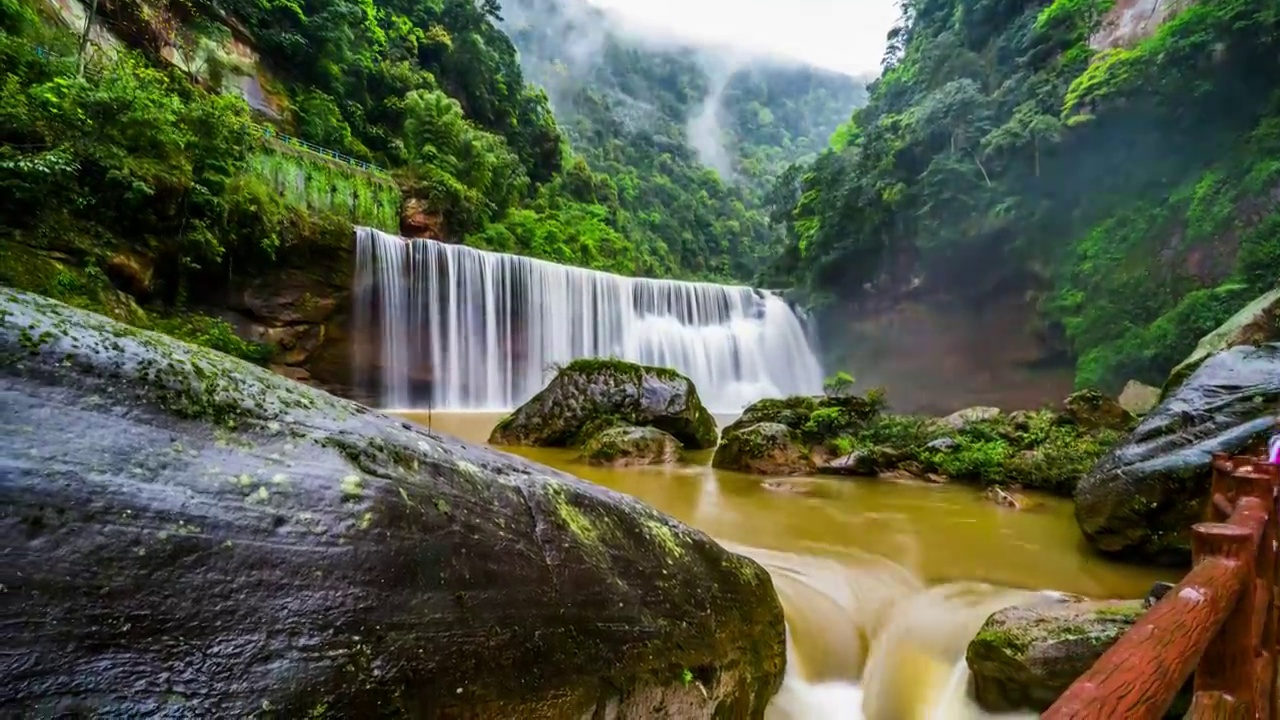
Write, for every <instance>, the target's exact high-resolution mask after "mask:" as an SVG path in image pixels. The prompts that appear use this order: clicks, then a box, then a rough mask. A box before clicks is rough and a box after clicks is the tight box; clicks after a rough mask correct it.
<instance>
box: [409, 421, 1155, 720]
mask: <svg viewBox="0 0 1280 720" xmlns="http://www.w3.org/2000/svg"><path fill="white" fill-rule="evenodd" d="M407 417H410V418H412V419H417V420H421V419H423V418H422V417H421V416H415V415H407ZM499 417H500V415H499V414H494V413H447V414H446V413H436V414H435V415H434V417H433V418H432V420H433V425H434V429H435V430H437V431H440V432H445V433H448V434H452V435H455V436H458V437H460V438H462V439H464V440H468V441H472V442H483V441H484V440H485V439H486V438H487V437H488V434H489V431H490V430H491V428H492V427H493V425H494V424H495V423H496V422H497V420H498V419H499ZM511 450H512V451H513V452H516V453H518V454H520V455H522V456H525V457H528V458H529V459H532V460H536V461H538V462H542V463H545V464H547V465H551V466H554V467H557V468H560V469H562V470H565V471H567V472H570V473H572V474H574V475H577V476H579V477H582V478H585V479H587V480H590V481H592V482H595V483H598V484H600V485H604V486H607V487H610V488H613V489H615V490H618V491H620V492H624V493H627V494H629V495H633V496H635V497H637V498H639V499H641V500H643V501H645V502H647V503H649V504H650V505H653V506H654V507H657V508H658V509H660V510H662V511H664V512H666V513H668V514H670V515H672V516H674V517H676V518H678V519H680V520H682V521H684V522H686V523H688V524H689V525H692V526H694V527H696V528H698V529H700V530H702V531H704V532H706V533H708V534H709V535H711V536H713V537H715V538H716V539H717V540H719V541H720V542H721V543H723V544H724V545H726V546H727V547H729V548H730V549H732V550H734V551H735V552H740V553H742V554H744V555H748V556H750V557H752V558H754V559H756V560H757V561H758V562H760V563H761V564H762V565H764V567H765V568H767V569H768V570H769V572H770V574H771V575H772V577H773V578H774V584H775V586H776V588H777V591H778V595H779V597H780V599H781V600H782V604H783V608H784V610H785V612H786V616H787V625H788V645H789V648H790V653H791V655H790V658H789V665H788V677H787V681H786V683H785V685H784V687H783V690H782V691H781V692H780V693H779V695H778V697H777V698H776V699H775V700H774V702H773V703H772V705H771V709H770V713H769V717H770V720H808V719H810V718H814V719H821V718H863V717H865V718H871V719H873V720H913V719H914V718H920V719H925V718H928V719H930V720H953V719H954V720H959V719H961V718H978V717H985V716H984V715H983V714H982V713H981V712H980V711H978V710H977V708H975V707H974V706H973V705H972V703H970V702H969V701H968V699H967V695H968V686H969V677H968V671H967V669H966V668H965V665H964V662H963V658H964V650H965V646H966V645H967V643H968V641H969V640H970V639H971V638H972V637H973V635H974V634H975V633H976V632H977V630H978V628H979V627H980V626H981V625H982V623H983V621H984V620H985V619H986V618H987V617H988V616H989V615H990V614H991V613H992V612H994V611H996V610H997V609H999V608H1001V607H1004V606H1006V605H1010V604H1014V603H1028V602H1060V601H1061V596H1060V595H1059V594H1057V593H1052V592H1044V591H1049V590H1053V591H1062V592H1067V593H1077V594H1081V595H1088V596H1093V597H1099V598H1107V597H1139V596H1141V595H1142V594H1143V593H1145V592H1146V590H1147V589H1148V588H1149V587H1150V586H1151V583H1152V582H1154V581H1155V580H1166V579H1173V578H1171V577H1170V576H1169V574H1168V573H1167V572H1164V571H1159V570H1153V569H1145V568H1135V567H1129V566H1124V565H1118V564H1115V563H1111V562H1107V561H1104V560H1102V559H1101V558H1098V557H1096V556H1094V555H1092V554H1091V553H1089V552H1087V551H1086V549H1085V548H1084V546H1083V541H1082V540H1081V538H1080V533H1079V530H1078V529H1077V528H1076V525H1075V522H1074V520H1073V518H1072V514H1071V513H1072V510H1071V505H1070V503H1069V502H1067V501H1064V500H1061V499H1058V498H1048V497H1045V498H1040V497H1037V498H1035V499H1036V500H1039V501H1040V504H1039V505H1037V506H1036V507H1035V508H1033V509H1030V510H1024V511H1016V510H1010V509H1007V508H1003V507H999V506H997V505H995V504H994V503H992V502H990V501H988V500H986V499H985V498H983V497H982V495H981V493H979V492H977V491H976V490H974V489H972V488H968V487H963V486H957V485H926V484H916V483H898V482H887V481H877V480H852V481H851V480H837V479H828V478H760V477H757V476H749V475H741V474H737V473H729V472H721V471H717V470H713V469H712V468H710V467H709V461H710V453H707V452H704V453H698V454H695V455H691V456H689V457H687V458H685V460H686V462H685V463H684V464H681V465H678V466H673V467H639V468H636V467H630V468H623V469H612V468H600V467H592V466H587V465H584V464H581V463H579V462H578V460H577V454H576V452H574V451H572V450H563V449H543V448H512V449H511ZM1029 717H1034V716H1029Z"/></svg>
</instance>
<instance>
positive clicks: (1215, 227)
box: [764, 0, 1280, 390]
mask: <svg viewBox="0 0 1280 720" xmlns="http://www.w3.org/2000/svg"><path fill="white" fill-rule="evenodd" d="M1113 5H1114V3H1113V2H1112V1H1111V0H905V2H904V3H903V9H904V17H903V21H902V22H901V24H900V25H899V27H897V28H896V29H895V30H894V31H893V33H892V34H891V37H890V46H889V49H888V51H887V54H886V58H885V63H884V73H883V76H882V77H881V78H880V79H879V80H877V81H876V82H875V83H874V84H873V85H872V86H871V88H870V100H869V104H868V105H867V106H866V107H865V108H863V109H861V110H859V111H857V112H855V113H854V114H853V116H852V118H851V119H850V120H849V122H848V123H847V124H846V125H844V126H842V127H841V129H840V130H839V131H838V132H837V133H836V134H835V137H834V138H833V140H832V146H831V147H830V148H829V149H828V150H827V151H826V152H824V153H823V154H822V155H821V156H820V157H819V158H818V159H817V160H816V161H814V162H813V163H811V164H805V165H795V166H792V167H791V168H789V169H788V170H787V171H786V172H784V173H783V174H782V175H781V177H780V179H779V182H778V183H777V185H776V186H775V187H774V189H773V191H772V192H771V194H770V198H769V199H770V212H771V219H772V220H773V222H774V223H775V225H776V226H777V227H779V228H781V229H782V230H783V232H785V233H786V235H787V236H788V243H787V248H786V250H785V252H784V253H783V255H782V257H780V258H779V259H778V261H777V262H776V263H775V264H774V265H773V267H771V268H770V271H769V272H768V273H766V275H765V277H764V282H766V283H768V284H770V285H781V284H791V283H795V284H797V285H801V286H803V287H804V288H806V289H807V290H808V292H809V293H810V295H811V298H812V300H813V301H814V302H815V303H816V304H818V305H826V306H828V307H832V306H836V305H844V304H847V303H849V302H856V301H858V300H859V299H860V298H861V296H862V295H863V294H864V293H866V291H867V290H868V289H870V290H873V291H876V292H879V293H891V292H893V290H894V289H896V288H902V287H906V286H908V285H910V284H912V283H913V282H914V279H918V278H921V277H923V278H924V283H925V287H926V288H930V287H931V288H934V289H937V290H942V291H946V292H950V293H960V294H961V295H962V296H963V294H964V293H965V292H966V291H968V292H969V293H970V295H971V296H976V295H979V294H981V293H982V292H983V291H984V290H986V289H988V288H991V287H994V286H998V285H1000V284H1002V283H1003V282H1004V281H1006V280H1010V279H1017V278H1023V279H1026V278H1039V279H1040V281H1039V284H1040V286H1041V287H1043V288H1044V290H1043V291H1042V293H1041V299H1040V309H1041V314H1042V316H1043V318H1044V320H1045V322H1046V323H1047V324H1048V325H1049V329H1050V330H1055V329H1056V331H1057V332H1060V333H1061V334H1063V335H1065V338H1066V339H1067V341H1068V342H1069V343H1070V345H1071V348H1072V350H1073V351H1074V353H1075V354H1076V356H1077V357H1078V358H1079V361H1078V366H1077V381H1078V383H1079V384H1081V385H1096V386H1100V387H1104V388H1107V389H1109V390H1118V389H1119V386H1120V385H1122V384H1123V383H1124V382H1125V381H1126V380H1128V379H1130V378H1137V379H1141V380H1144V381H1146V382H1150V383H1155V384H1159V382H1160V381H1161V380H1162V379H1163V374H1164V373H1166V372H1167V371H1168V370H1169V368H1170V367H1172V365H1173V364H1175V363H1176V362H1177V361H1178V360H1180V359H1181V357H1183V356H1185V355H1186V354H1187V353H1188V352H1189V351H1190V350H1191V348H1192V347H1194V344H1195V342H1196V339H1197V338H1198V337H1199V336H1200V335H1202V334H1203V333H1205V332H1206V331H1208V330H1210V329H1212V328H1213V327H1214V326H1215V325H1216V324H1217V323H1219V322H1221V321H1223V320H1225V319H1226V318H1227V317H1228V316H1229V315H1230V314H1231V313H1232V312H1234V311H1235V310H1237V309H1238V308H1239V307H1240V306H1242V305H1243V304H1244V303H1245V302H1247V301H1248V300H1249V299H1250V298H1251V297H1254V296H1256V295H1258V294H1260V293H1261V292H1263V291H1265V290H1266V289H1268V288H1270V287H1274V286H1275V285H1276V283H1277V282H1278V281H1280V280H1278V279H1280V270H1278V269H1277V268H1280V214H1278V213H1277V206H1278V205H1280V203H1278V202H1277V188H1280V84H1278V83H1277V78H1280V6H1278V5H1276V3H1274V2H1271V1H1270V0H1216V1H1214V2H1208V1H1205V2H1200V3H1197V4H1188V6H1187V7H1186V9H1184V10H1182V11H1181V12H1180V13H1179V14H1177V15H1176V16H1175V17H1173V18H1172V19H1171V20H1168V21H1167V22H1165V23H1164V24H1163V25H1162V26H1161V27H1159V29H1158V30H1157V31H1155V32H1154V33H1153V34H1151V35H1150V36H1149V37H1145V38H1142V39H1138V40H1136V41H1135V42H1131V43H1129V44H1128V45H1126V46H1118V47H1114V48H1107V49H1101V50H1098V49H1095V48H1093V47H1091V46H1090V45H1089V38H1090V37H1091V36H1094V34H1095V32H1096V31H1097V30H1098V29H1099V28H1100V27H1101V24H1102V22H1103V19H1104V17H1105V14H1106V12H1107V11H1108V10H1110V9H1111V8H1112V7H1113ZM1033 284H1034V283H1033Z"/></svg>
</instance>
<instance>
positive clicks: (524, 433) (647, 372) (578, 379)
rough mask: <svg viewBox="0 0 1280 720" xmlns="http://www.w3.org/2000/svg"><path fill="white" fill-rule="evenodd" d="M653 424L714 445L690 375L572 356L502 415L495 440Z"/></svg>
mask: <svg viewBox="0 0 1280 720" xmlns="http://www.w3.org/2000/svg"><path fill="white" fill-rule="evenodd" d="M619 424H624V425H635V426H640V427H654V428H657V429H659V430H662V431H663V432H666V433H670V434H671V435H672V436H674V437H675V438H676V439H677V440H679V441H680V442H681V443H682V444H684V446H685V447H687V448H689V449H691V450H703V449H706V448H712V447H715V445H716V437H717V433H716V421H715V418H714V417H712V415H711V413H710V412H709V411H708V410H707V409H706V408H705V407H703V405H702V401H701V400H699V399H698V391H697V389H696V388H695V387H694V386H693V381H691V380H689V378H687V377H685V376H684V375H681V374H680V373H678V372H676V371H675V370H669V369H666V368H658V367H649V366H645V365H637V364H635V363H630V362H625V361H622V360H612V359H583V360H574V361H573V362H571V363H569V364H568V365H566V366H564V367H563V368H561V369H560V372H558V373H556V376H555V378H554V379H552V380H551V382H550V383H549V384H548V385H547V386H546V387H545V388H543V390H542V391H541V392H539V393H538V394H537V395H534V396H533V398H532V399H530V400H529V402H527V403H525V404H524V405H521V406H520V407H519V408H517V409H516V411H515V412H514V413H512V414H510V415H508V416H507V417H505V418H503V420H502V421H501V422H499V423H498V426H497V427H495V428H494V429H493V434H492V435H491V436H490V437H489V442H491V443H493V444H495V445H533V446H538V447H573V446H578V445H581V444H583V443H584V442H586V441H587V440H589V439H591V437H592V436H593V435H595V434H596V433H598V432H601V431H603V430H607V429H608V428H610V427H613V426H614V425H619Z"/></svg>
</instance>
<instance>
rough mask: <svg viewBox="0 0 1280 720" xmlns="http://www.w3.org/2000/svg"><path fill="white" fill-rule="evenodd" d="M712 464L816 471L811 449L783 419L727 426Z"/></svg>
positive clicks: (759, 470)
mask: <svg viewBox="0 0 1280 720" xmlns="http://www.w3.org/2000/svg"><path fill="white" fill-rule="evenodd" d="M711 465H712V466H713V467H716V468H719V469H721V470H736V471H738V472H746V473H755V474H757V475H805V474H808V473H811V472H813V471H814V467H815V466H814V462H813V458H811V457H810V456H809V449H808V448H806V447H805V446H804V445H803V444H801V443H800V442H799V441H798V440H797V439H796V438H795V437H794V436H793V435H792V431H791V429H790V428H788V427H787V426H786V425H783V424H782V423H772V422H758V423H754V424H752V425H747V426H745V427H735V428H732V430H730V429H728V428H726V429H725V433H724V439H723V440H722V441H721V442H720V447H718V448H716V454H715V457H713V458H712V459H711Z"/></svg>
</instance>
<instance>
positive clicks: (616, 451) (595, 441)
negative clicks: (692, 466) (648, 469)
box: [582, 425, 680, 467]
mask: <svg viewBox="0 0 1280 720" xmlns="http://www.w3.org/2000/svg"><path fill="white" fill-rule="evenodd" d="M679 456H680V441H679V440H677V439H675V438H674V437H672V436H671V435H670V434H669V433H665V432H662V431H661V430H659V429H657V428H651V427H635V426H634V425H619V426H616V427H612V428H609V429H608V430H605V431H603V432H599V433H596V434H595V435H593V436H592V437H591V439H590V440H587V442H586V444H584V445H583V446H582V457H583V459H585V460H586V461H587V462H588V463H590V464H592V465H612V466H614V467H623V466H626V465H666V464H669V463H673V462H675V461H676V460H677V459H678V458H679Z"/></svg>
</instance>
